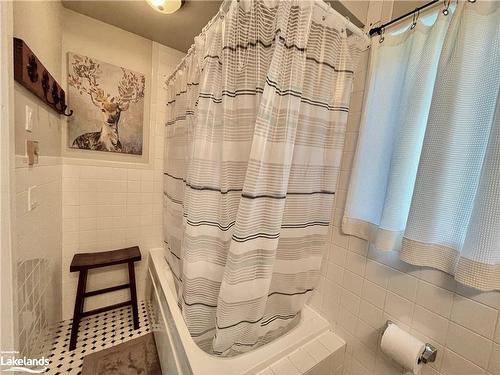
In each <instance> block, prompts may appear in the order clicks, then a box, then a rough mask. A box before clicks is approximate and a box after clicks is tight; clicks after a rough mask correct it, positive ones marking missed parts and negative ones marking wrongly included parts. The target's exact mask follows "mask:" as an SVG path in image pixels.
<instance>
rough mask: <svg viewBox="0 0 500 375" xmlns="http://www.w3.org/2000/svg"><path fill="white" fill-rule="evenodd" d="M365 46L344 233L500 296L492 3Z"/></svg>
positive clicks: (498, 69)
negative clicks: (367, 55)
mask: <svg viewBox="0 0 500 375" xmlns="http://www.w3.org/2000/svg"><path fill="white" fill-rule="evenodd" d="M423 22H424V20H423V21H422V23H418V25H417V27H415V28H414V29H408V30H407V31H405V32H404V33H402V34H399V35H386V36H385V41H384V42H383V43H379V41H378V38H375V40H374V41H373V43H372V47H373V49H372V56H371V63H370V79H369V82H368V87H367V90H368V91H367V96H366V100H365V107H364V114H363V118H362V124H361V128H360V138H359V143H358V149H357V152H356V157H355V161H354V165H353V171H352V174H351V180H350V186H349V193H348V197H347V202H346V208H345V212H344V218H343V223H342V228H343V231H344V232H346V233H348V234H352V235H355V236H358V237H361V238H364V239H367V240H369V241H372V243H373V244H374V246H375V247H376V248H378V249H379V250H400V251H401V252H400V258H401V259H402V260H403V261H406V262H408V263H411V264H415V265H420V266H429V267H434V268H437V269H439V270H442V271H445V272H447V273H450V274H454V275H455V278H456V279H457V280H458V281H460V282H462V283H464V284H466V285H469V286H472V287H475V288H478V289H481V290H494V289H500V171H499V168H500V140H499V138H500V130H499V127H500V124H499V114H498V112H499V106H500V103H499V99H498V95H499V86H500V3H499V2H488V1H480V2H476V3H469V2H460V3H459V4H458V6H457V8H456V10H455V12H454V13H453V14H450V15H448V16H444V15H443V14H442V13H441V12H439V15H438V16H437V20H436V21H435V22H434V24H433V25H432V26H425V25H424V24H423Z"/></svg>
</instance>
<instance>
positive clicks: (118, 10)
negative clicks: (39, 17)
mask: <svg viewBox="0 0 500 375" xmlns="http://www.w3.org/2000/svg"><path fill="white" fill-rule="evenodd" d="M221 2H222V1H220V0H186V1H185V2H184V5H183V6H182V8H181V9H179V10H178V11H177V12H175V13H173V14H162V13H160V12H157V11H155V10H154V9H153V8H151V7H150V6H149V4H148V3H147V2H146V1H145V0H132V1H123V0H122V1H108V0H99V1H88V0H87V1H80V0H63V1H62V3H63V6H64V7H66V8H67V9H71V10H73V11H75V12H78V13H81V14H84V15H86V16H89V17H92V18H95V19H98V20H100V21H103V22H106V23H108V24H111V25H113V26H116V27H119V28H121V29H123V30H126V31H129V32H132V33H134V34H137V35H140V36H142V37H144V38H147V39H150V40H154V41H156V42H158V43H161V44H163V45H166V46H168V47H172V48H175V49H177V50H179V51H184V52H186V51H187V50H188V48H189V47H190V46H191V44H192V43H193V39H194V37H195V36H196V35H198V34H199V33H200V32H201V29H202V28H203V27H204V26H205V25H206V24H207V23H208V21H210V19H211V18H212V17H213V16H214V15H215V14H216V13H217V11H218V10H219V7H220V4H221ZM328 2H329V3H330V4H331V5H332V7H333V8H335V9H336V10H337V11H338V12H340V13H341V14H343V15H345V16H348V17H349V19H350V20H351V21H352V22H354V23H355V24H357V25H358V26H363V22H364V20H365V19H366V10H367V8H368V1H356V0H348V1H347V0H345V1H343V2H340V1H337V0H330V1H328ZM360 20H361V21H360Z"/></svg>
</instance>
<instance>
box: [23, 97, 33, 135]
mask: <svg viewBox="0 0 500 375" xmlns="http://www.w3.org/2000/svg"><path fill="white" fill-rule="evenodd" d="M24 119H25V129H26V131H27V132H31V131H33V108H31V107H30V106H29V105H27V104H26V114H25V116H24Z"/></svg>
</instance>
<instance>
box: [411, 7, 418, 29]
mask: <svg viewBox="0 0 500 375" xmlns="http://www.w3.org/2000/svg"><path fill="white" fill-rule="evenodd" d="M419 16H420V10H418V11H417V12H415V13H413V22H412V24H411V26H410V29H411V30H413V29H414V28H415V26H417V21H418V17H419Z"/></svg>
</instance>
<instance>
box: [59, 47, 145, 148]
mask: <svg viewBox="0 0 500 375" xmlns="http://www.w3.org/2000/svg"><path fill="white" fill-rule="evenodd" d="M144 87H145V76H144V74H141V73H138V72H134V71H131V70H128V69H125V68H123V67H119V66H116V65H112V64H108V63H105V62H102V61H99V60H97V59H94V58H91V57H87V56H82V55H78V54H76V53H72V52H69V53H68V102H69V103H71V108H73V109H74V115H73V119H72V120H71V122H70V124H69V127H68V145H69V147H71V148H77V149H82V150H92V151H108V152H119V153H124V154H133V155H142V147H143V123H144Z"/></svg>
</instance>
